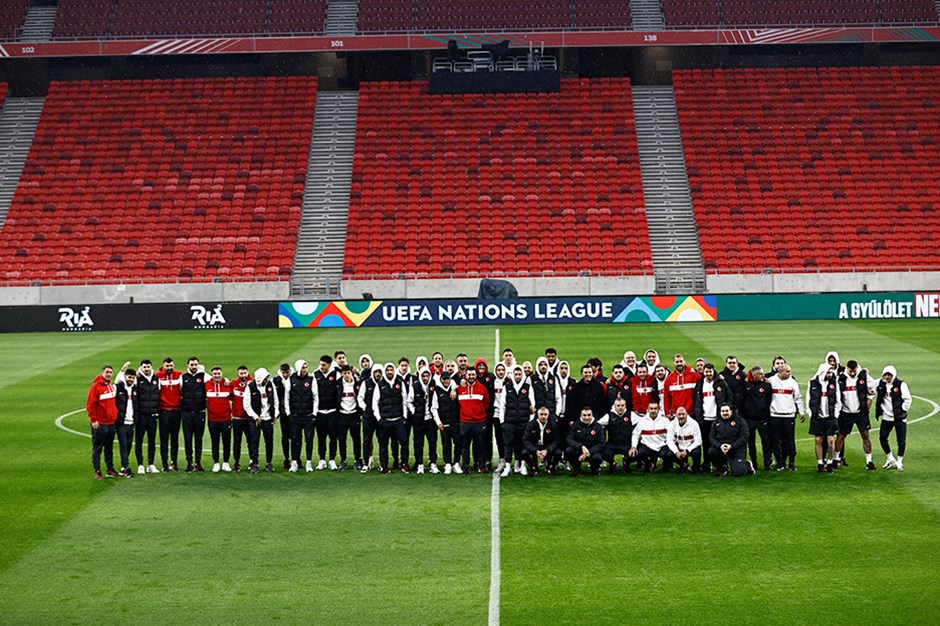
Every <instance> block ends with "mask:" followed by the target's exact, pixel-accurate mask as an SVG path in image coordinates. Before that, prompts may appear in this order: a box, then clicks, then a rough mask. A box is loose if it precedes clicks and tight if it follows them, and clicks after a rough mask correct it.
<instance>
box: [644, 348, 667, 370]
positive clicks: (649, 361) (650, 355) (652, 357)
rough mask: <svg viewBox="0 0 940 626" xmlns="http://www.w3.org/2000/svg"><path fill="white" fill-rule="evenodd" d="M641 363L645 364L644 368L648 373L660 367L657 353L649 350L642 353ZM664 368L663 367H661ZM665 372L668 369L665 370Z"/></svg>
mask: <svg viewBox="0 0 940 626" xmlns="http://www.w3.org/2000/svg"><path fill="white" fill-rule="evenodd" d="M643 361H644V362H645V363H646V367H647V369H648V370H649V371H650V372H654V373H655V372H656V366H657V365H660V360H659V352H656V350H653V349H652V348H650V349H649V350H647V351H646V352H644V353H643ZM663 367H665V365H664V366H663ZM666 369H667V371H668V369H669V368H666Z"/></svg>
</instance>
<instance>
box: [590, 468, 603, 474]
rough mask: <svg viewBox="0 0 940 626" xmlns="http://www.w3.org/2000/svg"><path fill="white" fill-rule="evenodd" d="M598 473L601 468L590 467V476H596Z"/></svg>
mask: <svg viewBox="0 0 940 626" xmlns="http://www.w3.org/2000/svg"><path fill="white" fill-rule="evenodd" d="M600 473H601V468H599V467H592V468H591V476H597V475H599V474H600Z"/></svg>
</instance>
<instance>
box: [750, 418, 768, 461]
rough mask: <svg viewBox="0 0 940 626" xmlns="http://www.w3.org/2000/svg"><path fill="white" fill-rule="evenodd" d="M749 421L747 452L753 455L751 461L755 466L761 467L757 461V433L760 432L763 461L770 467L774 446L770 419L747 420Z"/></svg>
mask: <svg viewBox="0 0 940 626" xmlns="http://www.w3.org/2000/svg"><path fill="white" fill-rule="evenodd" d="M745 421H747V430H748V440H747V453H748V455H749V456H750V457H751V463H753V464H754V467H755V468H758V467H760V466H761V465H760V463H758V461H757V435H758V434H760V451H761V461H762V462H763V464H764V467H769V466H770V464H771V461H772V460H773V459H772V456H773V455H772V448H771V446H770V424H769V423H768V420H765V421H760V420H745Z"/></svg>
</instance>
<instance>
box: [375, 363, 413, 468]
mask: <svg viewBox="0 0 940 626" xmlns="http://www.w3.org/2000/svg"><path fill="white" fill-rule="evenodd" d="M382 374H383V375H382V378H380V379H379V382H378V384H377V385H376V387H375V392H374V393H373V394H372V412H373V413H374V414H375V416H376V419H377V420H378V435H379V472H380V473H382V474H389V473H391V470H390V469H389V466H388V444H389V441H390V440H391V439H392V438H394V439H395V440H396V441H398V445H399V447H400V448H401V450H402V452H404V453H405V456H404V461H405V462H404V463H403V464H402V466H401V471H402V472H404V473H405V474H410V473H411V468H409V467H408V462H407V459H408V457H407V450H408V428H407V424H406V423H405V420H406V419H407V417H408V413H409V412H410V410H411V407H410V397H409V393H408V386H407V383H405V381H404V380H402V378H401V377H399V376H398V375H397V373H396V372H395V365H394V364H393V363H386V364H385V367H384V369H383V372H382Z"/></svg>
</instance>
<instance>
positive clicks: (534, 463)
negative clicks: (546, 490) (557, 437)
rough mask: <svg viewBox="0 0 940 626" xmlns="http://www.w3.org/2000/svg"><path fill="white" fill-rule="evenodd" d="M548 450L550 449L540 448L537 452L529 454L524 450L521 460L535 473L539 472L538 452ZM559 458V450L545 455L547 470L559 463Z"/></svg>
mask: <svg viewBox="0 0 940 626" xmlns="http://www.w3.org/2000/svg"><path fill="white" fill-rule="evenodd" d="M547 449H548V448H538V449H536V450H535V452H528V453H527V452H526V451H525V450H523V451H522V457H521V460H523V461H525V462H526V463H528V464H529V466H530V467H531V468H532V470H533V471H537V470H538V467H539V456H538V454H537V452H538V451H539V450H547ZM559 456H560V455H559V454H558V451H557V450H556V451H555V452H549V453H548V454H546V455H545V467H546V468H551V467H553V466H554V465H555V464H556V463H558V458H559Z"/></svg>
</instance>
